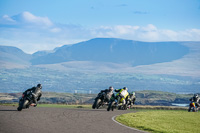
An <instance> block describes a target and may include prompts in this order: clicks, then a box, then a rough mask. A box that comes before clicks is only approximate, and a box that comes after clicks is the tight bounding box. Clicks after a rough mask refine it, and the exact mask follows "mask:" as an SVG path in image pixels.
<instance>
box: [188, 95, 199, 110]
mask: <svg viewBox="0 0 200 133" xmlns="http://www.w3.org/2000/svg"><path fill="white" fill-rule="evenodd" d="M190 101H191V102H194V103H195V106H197V110H198V108H199V106H200V105H199V103H200V98H199V96H198V94H194V96H193V97H192V98H190Z"/></svg>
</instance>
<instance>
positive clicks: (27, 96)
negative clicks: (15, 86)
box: [17, 91, 34, 111]
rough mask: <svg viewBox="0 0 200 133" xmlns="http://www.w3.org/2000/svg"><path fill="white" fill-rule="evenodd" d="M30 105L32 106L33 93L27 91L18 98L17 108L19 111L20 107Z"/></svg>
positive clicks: (23, 107)
mask: <svg viewBox="0 0 200 133" xmlns="http://www.w3.org/2000/svg"><path fill="white" fill-rule="evenodd" d="M30 106H34V104H33V95H32V92H31V91H27V92H25V93H23V94H22V97H21V98H20V99H19V106H18V108H17V110H18V111H21V110H22V109H26V108H29V107H30Z"/></svg>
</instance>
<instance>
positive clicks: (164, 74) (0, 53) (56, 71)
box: [0, 38, 200, 92]
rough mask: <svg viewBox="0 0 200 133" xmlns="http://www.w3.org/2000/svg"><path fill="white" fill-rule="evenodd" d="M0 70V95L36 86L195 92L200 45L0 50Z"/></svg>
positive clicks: (108, 42)
mask: <svg viewBox="0 0 200 133" xmlns="http://www.w3.org/2000/svg"><path fill="white" fill-rule="evenodd" d="M0 64H1V65H0V70H1V72H0V74H1V76H0V83H1V87H0V92H7V91H5V88H7V89H11V88H12V90H13V91H19V88H22V87H26V86H28V85H30V84H32V85H33V84H34V85H35V84H37V83H38V82H41V83H42V84H44V85H45V86H46V87H47V88H48V89H50V90H52V91H54V90H57V91H60V92H63V91H64V92H73V90H72V89H71V88H74V89H77V90H81V92H82V91H85V90H87V88H93V89H92V90H93V91H94V90H95V92H98V91H99V89H101V88H105V87H107V86H109V85H114V86H117V87H121V86H129V87H131V88H133V87H134V88H135V89H136V90H143V89H144V88H145V89H155V90H163V88H165V90H166V89H168V90H169V91H170V92H174V91H176V90H178V92H186V91H187V92H191V91H192V90H190V91H189V90H188V87H189V88H193V90H195V91H198V88H199V87H200V84H199V77H200V42H140V41H133V40H124V39H118V38H94V39H91V40H88V41H84V42H79V43H76V44H71V45H63V46H61V47H57V48H55V49H52V50H51V51H38V52H35V53H33V54H27V53H24V52H23V51H22V50H21V49H19V48H16V47H12V46H0ZM174 76H175V77H174ZM66 81H67V82H66ZM16 86H18V88H16ZM58 86H59V87H58ZM181 88H182V90H181ZM48 91H49V90H48Z"/></svg>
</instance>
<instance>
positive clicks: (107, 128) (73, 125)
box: [0, 105, 141, 133]
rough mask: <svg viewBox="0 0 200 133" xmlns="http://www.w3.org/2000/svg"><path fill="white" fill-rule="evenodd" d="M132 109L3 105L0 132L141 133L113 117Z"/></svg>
mask: <svg viewBox="0 0 200 133" xmlns="http://www.w3.org/2000/svg"><path fill="white" fill-rule="evenodd" d="M129 112H131V111H122V110H114V111H110V112H108V111H106V109H98V110H93V109H69V108H46V107H36V108H34V107H31V108H30V109H25V110H22V111H21V112H19V111H17V107H13V106H1V105H0V133H30V132H31V133H141V132H140V131H138V130H134V129H130V128H127V127H124V126H122V125H119V124H118V123H116V122H114V121H113V120H112V117H113V116H116V115H120V114H124V113H129Z"/></svg>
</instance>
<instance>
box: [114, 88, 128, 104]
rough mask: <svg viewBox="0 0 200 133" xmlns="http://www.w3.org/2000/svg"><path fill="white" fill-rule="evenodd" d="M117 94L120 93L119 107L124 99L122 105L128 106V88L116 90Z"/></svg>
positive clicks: (118, 95) (118, 98)
mask: <svg viewBox="0 0 200 133" xmlns="http://www.w3.org/2000/svg"><path fill="white" fill-rule="evenodd" d="M115 92H118V94H117V95H116V96H117V105H116V106H118V105H119V103H120V100H121V99H122V105H123V106H124V105H125V104H126V101H125V99H126V97H127V96H128V95H129V93H128V88H127V87H124V88H123V89H115Z"/></svg>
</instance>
